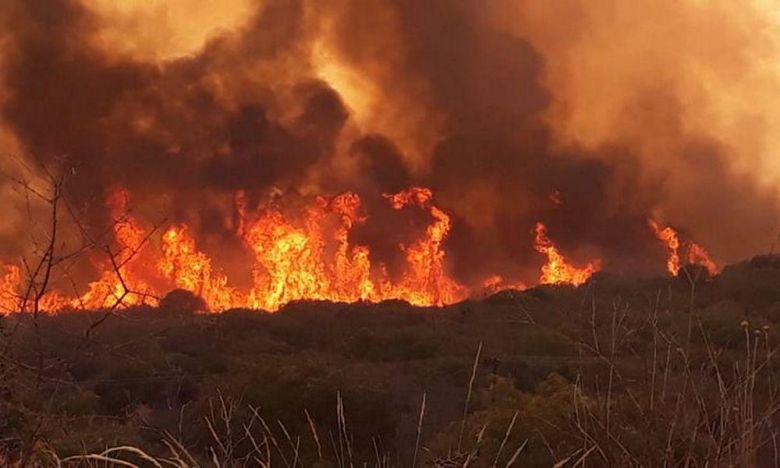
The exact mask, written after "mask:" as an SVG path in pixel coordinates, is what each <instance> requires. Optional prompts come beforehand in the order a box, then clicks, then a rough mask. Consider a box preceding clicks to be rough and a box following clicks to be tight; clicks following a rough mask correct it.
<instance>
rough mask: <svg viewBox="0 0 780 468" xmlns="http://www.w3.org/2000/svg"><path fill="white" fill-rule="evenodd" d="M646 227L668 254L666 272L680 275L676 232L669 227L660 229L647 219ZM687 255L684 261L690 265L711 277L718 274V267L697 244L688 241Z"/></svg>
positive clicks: (678, 242)
mask: <svg viewBox="0 0 780 468" xmlns="http://www.w3.org/2000/svg"><path fill="white" fill-rule="evenodd" d="M648 225H649V226H650V228H652V229H653V232H655V235H656V237H657V238H658V239H659V240H661V241H662V242H663V243H664V245H666V249H667V251H668V253H669V257H668V259H667V260H666V270H667V271H668V272H669V273H670V274H671V275H672V276H677V275H678V274H679V273H680V268H681V267H682V257H681V256H680V247H681V246H682V243H681V242H680V236H679V235H678V233H677V231H676V230H675V229H674V228H672V227H671V226H666V227H663V228H662V227H661V226H660V225H659V224H658V222H656V221H655V220H654V219H648ZM686 247H687V253H688V255H687V256H686V260H687V263H688V264H691V265H701V266H703V267H704V268H705V269H706V270H707V271H708V272H709V273H710V274H711V275H714V274H716V273H717V272H718V267H717V265H716V264H715V262H713V261H712V260H711V259H710V256H709V253H707V250H706V249H705V248H704V247H702V246H700V245H699V244H697V243H695V242H693V241H689V242H687V243H686Z"/></svg>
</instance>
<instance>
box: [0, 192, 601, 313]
mask: <svg viewBox="0 0 780 468" xmlns="http://www.w3.org/2000/svg"><path fill="white" fill-rule="evenodd" d="M383 196H384V198H385V199H386V200H387V201H388V202H389V204H390V206H391V207H392V208H393V209H395V210H399V211H400V210H409V209H420V210H423V211H424V212H425V213H427V215H429V216H430V219H431V221H430V223H429V224H428V225H427V226H425V228H424V230H423V232H422V233H420V234H419V236H418V237H417V238H416V239H415V240H414V241H412V242H410V243H409V244H408V245H405V244H399V246H398V247H399V249H400V250H401V252H403V255H404V259H405V264H404V267H403V268H402V270H401V272H400V273H399V274H398V276H397V277H394V278H391V276H390V274H389V273H388V270H387V268H386V266H385V265H383V264H382V263H377V264H375V265H374V264H372V261H371V252H370V250H369V248H368V247H367V246H364V245H355V244H354V243H353V242H352V241H351V240H350V232H351V230H352V228H353V227H354V226H356V225H359V224H361V223H363V222H365V220H366V219H367V218H366V216H365V215H364V214H363V212H362V207H361V200H360V197H359V196H358V195H357V194H355V193H352V192H346V193H343V194H340V195H336V196H333V197H323V196H320V197H315V198H313V199H311V200H310V201H308V202H306V203H304V204H303V205H295V206H293V207H285V206H282V204H281V203H280V200H279V199H275V200H274V201H271V202H268V203H266V204H265V205H263V206H260V207H257V208H252V207H250V206H249V202H248V200H247V197H246V196H245V194H244V193H241V192H239V193H237V194H236V197H235V207H236V212H237V214H238V216H237V227H236V234H237V235H238V236H239V238H240V239H241V240H242V241H243V243H244V244H245V246H246V247H247V249H248V250H249V251H250V252H251V253H252V254H253V257H254V265H253V268H252V277H253V285H252V287H251V288H249V290H248V291H246V292H244V291H240V290H238V289H237V288H235V287H232V286H229V285H228V278H227V275H225V274H224V273H223V272H222V271H219V270H218V269H216V268H215V266H214V265H213V263H212V261H211V259H210V258H209V256H208V255H207V254H206V253H205V252H203V251H201V250H198V247H197V244H196V240H195V238H194V237H193V235H192V234H191V232H190V229H189V227H188V226H186V225H184V224H176V225H171V226H168V227H167V228H166V229H165V230H164V231H163V232H162V235H161V237H160V238H159V244H158V245H159V249H156V248H154V244H153V243H152V244H150V243H148V242H147V240H148V238H149V237H150V231H149V230H148V229H147V228H145V227H144V226H143V225H142V224H141V223H139V222H138V220H136V219H135V218H134V217H133V216H131V212H130V210H129V209H128V207H129V194H128V193H127V191H125V190H117V191H115V192H113V193H112V194H111V195H110V196H109V197H108V200H107V205H108V207H109V209H110V211H111V214H112V217H113V220H114V224H113V234H114V240H115V241H116V248H115V249H114V250H115V252H114V253H113V255H112V257H113V258H112V259H110V260H111V261H106V260H102V261H101V262H100V263H99V266H100V267H101V269H102V272H101V274H100V276H99V278H98V280H96V281H93V282H91V283H90V284H89V285H88V288H87V291H86V292H85V293H83V294H80V295H77V296H76V297H75V298H72V297H67V296H64V295H62V294H60V293H59V292H57V291H52V292H49V293H47V294H46V295H45V296H44V297H43V298H42V300H41V302H40V306H41V307H40V308H41V309H43V310H49V311H58V310H62V309H65V308H75V309H96V308H102V307H117V306H118V307H128V306H133V305H141V304H149V305H155V304H156V303H157V301H158V298H159V297H160V296H162V295H163V294H164V293H165V292H166V291H168V290H170V289H173V288H179V289H184V290H187V291H190V292H192V293H193V294H196V295H198V296H200V297H201V298H202V299H203V300H204V301H205V303H206V304H207V307H208V309H209V310H210V311H213V312H219V311H222V310H225V309H229V308H234V307H250V308H260V309H264V310H268V311H276V310H278V309H279V308H280V307H282V306H283V305H284V304H287V303H289V302H291V301H296V300H328V301H340V302H355V301H372V302H376V301H383V300H388V299H401V300H405V301H407V302H409V303H411V304H413V305H418V306H441V305H445V304H451V303H454V302H457V301H460V300H462V299H465V298H466V297H467V296H468V295H469V293H470V291H469V289H468V288H467V287H465V286H464V285H462V284H460V283H458V282H457V281H456V280H455V279H454V278H452V277H451V276H450V274H449V272H448V270H447V266H446V251H445V249H444V242H445V240H446V238H447V236H448V235H449V233H450V230H451V228H452V220H451V218H450V216H449V214H447V213H446V212H445V211H444V210H442V209H441V208H439V207H438V206H436V205H435V204H434V203H433V192H432V191H431V190H430V189H427V188H424V187H411V188H408V189H406V190H403V191H400V192H398V193H394V194H384V195H383ZM536 248H537V250H539V251H540V252H543V253H545V254H546V255H547V256H548V263H547V265H545V267H543V269H542V272H543V274H542V282H545V283H564V282H565V283H571V284H575V285H578V284H581V283H583V282H584V281H585V280H587V278H588V277H589V276H590V275H591V274H592V273H593V272H594V271H596V270H597V269H598V264H597V263H591V264H589V265H588V266H586V267H585V268H581V269H578V268H575V267H573V266H571V265H569V264H567V263H566V261H565V259H564V258H563V256H562V255H561V254H560V253H559V252H558V250H557V248H556V247H555V246H554V245H553V244H552V243H551V242H550V240H549V239H548V238H547V237H546V233H545V228H544V225H542V224H539V225H538V226H537V245H536ZM20 281H21V278H20V269H19V267H6V273H5V276H2V277H0V308H2V309H7V310H15V309H16V308H17V307H18V305H17V304H16V302H17V301H18V290H19V287H20ZM506 288H515V289H525V285H524V284H523V283H520V282H514V283H513V282H511V281H505V280H504V278H502V277H500V276H498V275H494V276H491V277H489V278H488V279H487V280H485V282H484V284H483V285H482V287H481V289H480V288H479V287H478V288H477V290H476V291H477V292H488V293H491V292H497V291H498V290H499V289H506Z"/></svg>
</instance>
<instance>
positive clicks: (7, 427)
mask: <svg viewBox="0 0 780 468" xmlns="http://www.w3.org/2000/svg"><path fill="white" fill-rule="evenodd" d="M163 304H164V307H161V308H160V309H151V308H135V309H127V310H115V311H109V316H108V317H107V318H106V319H105V320H103V318H104V317H105V314H106V311H95V312H76V311H74V312H72V313H61V314H58V315H45V314H39V315H38V316H37V318H35V317H33V315H32V314H11V315H8V316H6V317H4V318H3V319H2V320H0V324H2V325H1V326H2V333H3V335H2V337H3V338H2V340H3V341H2V342H1V343H0V350H2V361H0V373H1V374H2V375H0V377H1V378H0V399H1V401H0V416H1V417H0V463H2V464H4V465H13V464H18V465H20V466H25V465H26V466H35V465H38V466H49V465H53V466H54V465H57V463H61V464H62V465H63V466H160V465H161V466H164V465H165V464H168V465H171V464H173V465H174V466H194V465H199V466H271V465H275V466H286V467H294V466H307V467H308V466H320V467H326V466H334V467H335V466H338V467H342V466H363V465H364V463H365V464H367V465H368V466H411V465H413V464H416V465H418V466H422V465H425V464H429V465H430V464H434V465H435V464H436V463H441V462H437V461H435V460H436V459H440V458H442V457H445V458H446V457H447V456H449V457H451V458H453V459H454V458H458V460H459V461H458V465H457V466H510V465H512V464H514V465H517V466H551V465H553V464H556V463H558V465H556V466H585V465H587V466H631V465H633V466H660V465H662V464H667V465H675V466H677V465H691V466H704V465H711V466H712V465H714V466H721V465H728V466H756V465H759V464H761V463H765V464H767V465H771V464H772V463H775V464H776V463H777V462H778V454H777V451H778V449H777V440H776V439H777V429H776V427H777V422H778V416H777V411H778V409H779V408H780V406H779V405H780V399H779V398H778V382H780V374H779V373H778V367H777V356H776V340H775V338H774V336H773V330H774V329H775V327H776V326H777V324H778V321H780V258H778V257H759V258H756V259H753V260H752V261H748V262H744V263H742V264H738V265H734V266H731V267H727V268H726V269H725V270H724V271H723V272H722V273H721V274H720V275H719V276H717V277H715V278H708V277H707V276H706V274H704V273H703V272H702V271H700V270H698V269H688V270H684V271H682V272H681V274H680V276H679V277H678V278H674V279H658V278H655V279H653V278H651V279H634V280H626V279H625V278H614V277H610V276H607V275H596V276H595V277H594V278H592V279H591V281H589V282H588V283H587V284H586V285H584V286H582V287H580V288H571V287H563V286H561V287H537V288H534V289H531V290H528V291H525V292H517V291H504V292H501V293H498V294H496V295H494V296H491V297H487V298H483V299H481V300H472V301H467V302H464V303H460V304H456V305H452V306H449V307H445V308H441V309H439V308H431V309H420V308H414V307H411V306H409V305H407V304H405V303H401V302H386V303H381V304H333V303H293V304H289V305H288V306H287V307H285V308H284V309H283V310H281V311H279V312H278V313H276V314H264V313H258V312H254V311H246V310H231V311H228V312H225V313H223V314H219V315H202V314H198V313H196V312H194V311H195V310H197V309H198V307H197V304H198V302H197V300H196V299H195V298H192V297H186V294H183V293H182V292H181V291H179V292H176V293H175V296H172V297H170V298H168V300H165V301H163ZM98 321H99V326H94V324H95V323H97V322H98ZM87 330H88V332H86V333H85V331H87ZM106 460H114V461H113V462H108V461H106ZM121 461H124V463H125V465H121V464H120V462H121ZM155 464H157V465H155ZM438 466H444V465H441V464H440V465H438Z"/></svg>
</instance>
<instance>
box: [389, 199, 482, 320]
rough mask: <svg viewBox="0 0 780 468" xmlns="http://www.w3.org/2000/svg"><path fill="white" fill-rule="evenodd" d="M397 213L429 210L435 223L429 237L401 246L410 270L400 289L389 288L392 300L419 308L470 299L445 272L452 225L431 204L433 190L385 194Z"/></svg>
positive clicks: (427, 231)
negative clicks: (410, 208) (406, 209)
mask: <svg viewBox="0 0 780 468" xmlns="http://www.w3.org/2000/svg"><path fill="white" fill-rule="evenodd" d="M385 198H387V199H388V200H390V204H391V205H392V207H393V208H394V209H396V210H400V209H403V208H404V207H406V206H409V205H416V206H418V207H420V208H423V209H427V210H428V211H429V213H430V214H431V216H432V217H433V219H434V222H433V223H432V224H430V225H429V226H428V228H427V229H426V231H425V234H426V235H425V236H424V237H422V238H421V239H420V240H418V241H417V242H416V243H415V244H413V245H410V246H403V245H402V246H401V249H402V250H403V251H404V252H405V254H406V261H407V263H408V267H409V268H408V269H407V270H406V272H405V273H404V276H403V278H402V280H401V282H400V283H399V284H398V285H387V284H386V285H385V286H384V288H383V290H384V292H385V294H387V295H388V296H390V297H398V298H400V299H404V300H406V301H408V302H409V303H411V304H415V305H442V304H449V303H453V302H456V301H458V300H461V299H463V298H464V297H465V296H466V291H465V289H464V287H463V286H461V285H460V284H458V283H457V282H456V281H455V280H454V279H452V278H451V277H450V276H449V275H447V272H446V270H445V268H444V257H445V255H446V254H445V252H444V249H443V248H442V242H443V241H444V239H445V238H446V237H447V234H448V233H449V232H450V228H451V226H452V221H451V220H450V217H449V215H448V214H447V213H445V212H444V211H442V210H441V209H439V208H438V207H436V206H435V205H432V204H431V199H432V198H433V193H432V192H431V191H430V189H427V188H421V187H412V188H409V189H407V190H404V191H401V192H399V193H396V194H385Z"/></svg>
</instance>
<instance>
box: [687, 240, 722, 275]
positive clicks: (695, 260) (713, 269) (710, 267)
mask: <svg viewBox="0 0 780 468" xmlns="http://www.w3.org/2000/svg"><path fill="white" fill-rule="evenodd" d="M688 263H691V264H696V265H701V266H703V267H704V268H706V269H707V272H709V274H711V275H714V274H716V273H718V266H717V265H715V262H713V261H712V260H711V259H710V255H709V253H707V250H706V249H705V248H704V247H702V246H700V245H699V244H697V243H695V242H691V243H690V245H689V246H688Z"/></svg>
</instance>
